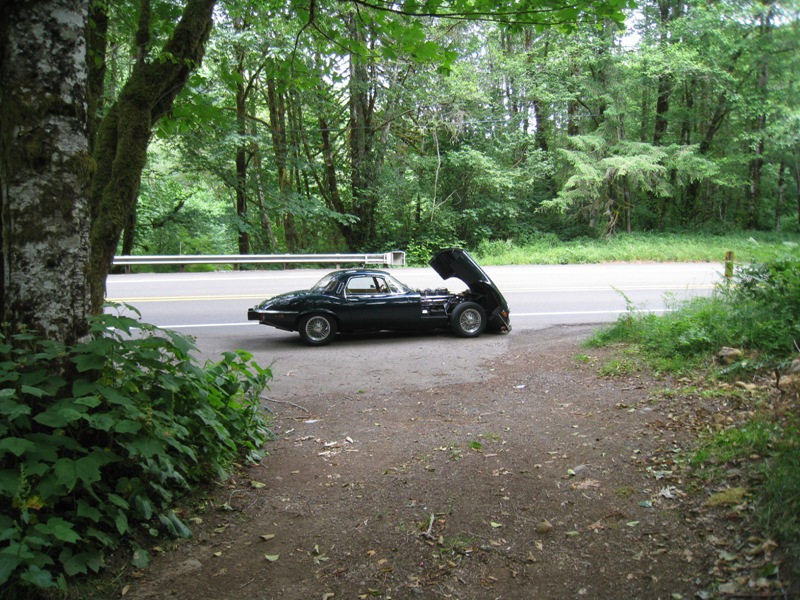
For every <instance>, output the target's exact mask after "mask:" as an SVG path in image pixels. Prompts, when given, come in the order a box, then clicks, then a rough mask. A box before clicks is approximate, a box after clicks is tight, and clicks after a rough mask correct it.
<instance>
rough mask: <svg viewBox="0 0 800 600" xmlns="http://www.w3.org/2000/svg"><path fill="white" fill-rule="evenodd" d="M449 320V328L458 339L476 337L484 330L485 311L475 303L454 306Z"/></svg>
mask: <svg viewBox="0 0 800 600" xmlns="http://www.w3.org/2000/svg"><path fill="white" fill-rule="evenodd" d="M450 319H451V321H450V327H451V328H452V329H453V332H454V333H455V334H456V335H457V336H459V337H478V336H479V335H480V334H482V333H483V331H484V330H485V329H486V311H484V310H483V308H482V307H481V305H480V304H477V303H475V302H464V303H463V304H459V305H458V306H456V308H455V310H454V311H453V314H452V315H451V317H450Z"/></svg>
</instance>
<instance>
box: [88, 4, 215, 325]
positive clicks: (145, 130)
mask: <svg viewBox="0 0 800 600" xmlns="http://www.w3.org/2000/svg"><path fill="white" fill-rule="evenodd" d="M215 4H216V0H187V3H186V6H185V8H184V10H183V15H182V16H181V19H180V21H179V22H178V24H177V25H176V26H175V29H174V31H173V34H172V38H171V39H170V40H169V41H168V42H167V43H166V45H165V46H164V52H163V53H164V56H170V57H172V60H157V59H156V60H152V61H150V62H145V61H143V62H141V63H137V64H136V66H135V67H134V68H133V70H132V72H131V75H130V78H129V79H128V81H127V82H126V83H125V85H124V87H123V88H122V91H121V92H120V95H119V98H118V99H117V101H116V102H115V103H114V104H113V105H112V106H111V108H110V109H109V110H108V112H107V114H106V116H105V117H104V118H103V120H102V122H101V123H100V126H99V129H98V132H97V140H96V142H95V147H94V159H95V163H96V172H95V174H94V178H93V180H92V186H91V194H90V206H91V216H92V228H91V235H90V247H91V253H90V258H89V268H88V279H89V284H90V286H91V304H92V310H93V311H94V312H100V311H101V310H102V305H103V300H104V297H105V282H106V276H107V275H108V273H109V271H110V269H111V265H112V262H113V260H114V253H115V252H116V249H117V244H118V243H119V238H120V235H121V233H122V229H123V228H124V226H125V221H126V219H127V217H128V215H129V214H130V212H131V210H132V209H133V206H134V205H135V203H136V199H137V196H138V192H139V184H140V180H141V173H142V169H143V168H144V165H145V161H146V159H147V147H148V145H149V143H150V135H151V131H152V127H153V125H154V124H155V123H156V122H158V121H159V120H160V119H161V118H162V117H163V116H164V115H165V114H167V112H169V110H170V109H171V108H172V103H173V101H174V100H175V97H176V96H177V95H178V93H179V92H180V90H181V89H182V88H183V86H184V84H185V83H186V81H187V79H188V77H189V73H191V71H192V69H194V68H196V67H197V66H198V65H199V64H200V62H201V61H202V58H203V54H204V50H205V44H206V41H207V40H208V36H209V34H210V32H211V27H212V25H213V20H212V13H213V9H214V5H215Z"/></svg>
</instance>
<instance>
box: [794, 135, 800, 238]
mask: <svg viewBox="0 0 800 600" xmlns="http://www.w3.org/2000/svg"><path fill="white" fill-rule="evenodd" d="M799 150H800V148H798V147H797V146H795V151H794V192H795V196H797V224H798V225H800V160H798V154H800V151H799Z"/></svg>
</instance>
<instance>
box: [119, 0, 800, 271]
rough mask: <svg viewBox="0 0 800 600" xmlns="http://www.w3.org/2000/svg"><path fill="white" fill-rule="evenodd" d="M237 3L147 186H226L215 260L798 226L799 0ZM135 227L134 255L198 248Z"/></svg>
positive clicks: (190, 221) (217, 196) (198, 222)
mask: <svg viewBox="0 0 800 600" xmlns="http://www.w3.org/2000/svg"><path fill="white" fill-rule="evenodd" d="M615 6H616V8H620V6H621V5H619V4H617V5H615ZM577 8H578V10H579V9H580V7H577ZM220 9H221V12H220V18H219V19H218V21H217V23H216V28H215V30H214V32H213V33H212V37H211V39H210V41H209V48H208V52H207V60H206V61H205V63H204V67H203V68H202V70H200V71H199V72H198V73H196V74H195V75H194V76H193V78H192V79H191V80H190V81H189V84H188V85H187V87H186V89H185V90H184V93H183V94H182V96H180V97H179V98H178V101H177V105H176V107H175V110H174V111H173V113H172V114H171V116H170V118H169V119H165V120H164V121H163V122H162V123H161V124H160V125H159V129H158V132H157V134H158V137H159V140H160V142H159V144H157V146H156V147H155V150H154V151H151V154H150V163H149V167H148V171H147V177H146V179H147V180H149V181H153V179H154V178H156V179H158V178H162V177H168V178H176V177H177V178H180V180H181V185H182V186H183V187H184V190H183V192H182V193H181V194H180V195H178V196H176V195H175V194H174V193H173V192H171V191H169V186H166V185H159V186H157V187H159V189H161V190H164V191H165V192H166V193H157V194H153V193H152V191H153V190H155V189H156V187H152V186H151V187H150V188H149V190H150V191H149V192H148V195H147V201H148V207H149V208H148V215H152V214H154V212H155V213H160V214H161V215H169V214H175V215H177V214H179V213H180V212H184V210H185V209H186V208H188V207H189V204H188V203H187V204H186V205H185V208H179V209H178V210H177V211H176V210H175V209H176V207H177V206H178V202H177V200H178V198H179V197H184V196H189V195H192V194H194V193H195V189H200V190H201V191H200V192H199V193H198V194H197V197H200V196H205V197H208V196H207V194H206V193H205V192H204V191H203V190H214V196H213V198H210V197H209V200H208V201H209V202H212V201H213V202H217V203H220V205H221V206H222V212H215V215H216V216H215V218H216V219H217V223H219V224H221V225H224V230H220V231H219V234H220V235H219V236H218V237H216V238H215V239H214V240H213V241H215V242H216V243H217V244H218V248H217V249H216V251H218V252H219V253H223V252H228V251H229V250H230V248H231V247H232V246H233V247H235V248H238V250H240V251H253V252H273V251H274V252H284V251H289V252H331V251H348V250H352V251H361V250H365V251H384V250H388V249H402V250H407V251H408V253H409V255H410V256H411V257H412V259H413V257H415V256H426V255H428V254H429V249H430V248H431V247H442V246H452V245H460V246H464V247H467V248H469V249H470V250H475V249H477V248H478V247H479V246H480V244H485V243H494V242H508V241H513V243H514V244H515V245H516V246H517V247H522V246H526V245H528V244H529V243H536V242H537V241H538V240H539V239H541V238H542V237H543V236H544V237H547V236H553V235H555V236H557V238H558V239H559V240H572V239H576V238H597V237H603V236H613V235H614V234H617V233H620V232H644V231H676V230H680V231H686V230H698V229H701V230H705V231H731V230H742V229H745V228H747V229H749V230H762V231H766V230H782V231H787V232H795V233H796V232H798V231H800V221H798V218H799V217H798V198H799V197H800V196H799V193H800V185H798V182H800V170H798V167H797V165H798V164H800V160H799V159H798V157H800V138H798V136H797V131H798V122H799V121H798V119H800V105H799V104H798V100H797V99H798V98H800V94H798V93H797V85H798V82H800V77H797V74H798V71H800V58H798V57H800V36H798V35H797V27H798V20H797V19H798V14H800V13H799V12H798V6H797V4H796V2H794V1H790V2H781V3H769V4H764V3H761V2H755V1H751V0H737V1H736V2H728V3H705V2H702V1H694V2H689V3H679V2H672V1H669V0H664V1H659V2H655V1H646V2H642V3H641V4H640V6H639V8H638V9H637V10H636V11H635V12H630V13H628V15H627V16H628V19H627V23H626V24H627V29H626V30H623V29H621V28H620V27H619V25H618V24H616V23H614V22H613V21H611V20H605V21H601V22H600V23H599V24H598V22H597V21H596V20H591V22H586V21H585V20H583V19H582V18H581V17H578V16H577V14H578V13H575V19H574V20H573V21H571V22H569V23H568V25H569V26H568V27H566V28H555V27H552V28H541V27H535V26H533V25H530V26H528V25H525V24H517V25H516V26H514V27H512V28H508V27H506V26H504V25H501V24H498V23H496V22H493V19H491V18H487V19H486V20H483V21H481V20H478V21H473V22H465V21H463V20H451V19H422V18H419V17H409V16H407V15H403V14H387V13H385V12H383V11H380V10H375V9H374V8H372V7H365V6H361V7H360V8H358V9H357V10H356V9H354V7H353V5H351V4H348V3H331V4H326V3H318V4H317V12H316V13H315V14H314V15H313V18H312V17H310V16H309V15H308V14H307V13H306V12H305V11H302V10H300V9H298V10H297V12H294V11H293V9H292V8H289V9H287V8H286V6H285V5H284V4H282V3H278V4H276V5H272V4H270V3H264V2H259V3H255V2H245V3H235V4H234V3H224V2H223V3H222V4H221V5H220ZM277 15H280V17H279V18H276V16H277ZM595 16H596V15H595ZM115 23H116V21H115ZM116 24H117V25H118V27H119V31H117V35H121V36H122V38H121V39H124V27H122V26H123V24H124V22H122V21H120V22H119V23H116ZM567 30H568V31H567ZM120 58H121V57H120V56H115V57H113V60H114V61H116V60H119V59H120ZM122 62H123V63H124V59H123V60H122ZM122 66H124V65H121V66H117V68H115V69H113V70H110V71H109V73H112V72H120V69H121V67H122ZM223 213H224V214H223ZM207 214H208V213H207ZM183 218H184V222H185V224H186V226H187V228H188V229H187V230H190V229H191V227H192V226H195V227H197V229H198V235H199V237H203V236H204V235H205V233H204V231H203V229H204V227H205V226H204V224H203V221H202V219H203V218H204V217H203V213H202V212H196V211H195V212H193V213H190V212H189V211H188V210H186V211H185V214H184V215H183ZM156 222H159V221H158V220H157V221H156ZM137 228H138V229H137V233H136V236H135V244H134V246H133V247H132V248H133V251H134V252H138V253H146V252H153V250H152V249H153V248H156V247H159V248H164V251H165V252H166V251H169V252H175V253H177V252H178V251H179V250H180V249H181V248H182V247H183V246H187V244H185V243H184V244H183V246H181V240H179V239H176V238H173V237H168V236H164V240H165V241H166V242H167V243H164V244H154V243H153V241H152V240H153V235H154V234H155V235H157V232H155V231H154V230H153V229H152V228H153V221H152V219H150V218H149V217H148V216H147V215H145V214H142V215H140V218H139V220H138V222H137ZM206 239H209V240H210V238H206ZM183 241H184V242H185V241H186V240H183ZM170 244H171V245H172V246H173V247H171V248H169V246H170ZM188 246H189V247H191V244H188ZM199 246H200V247H202V248H205V247H208V246H209V244H206V243H203V244H199ZM208 251H209V252H211V251H214V249H209V250H208Z"/></svg>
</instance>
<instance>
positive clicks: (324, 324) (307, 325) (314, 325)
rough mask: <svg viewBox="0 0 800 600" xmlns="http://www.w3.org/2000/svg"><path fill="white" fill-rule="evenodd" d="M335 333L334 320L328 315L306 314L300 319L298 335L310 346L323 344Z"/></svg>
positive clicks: (331, 339)
mask: <svg viewBox="0 0 800 600" xmlns="http://www.w3.org/2000/svg"><path fill="white" fill-rule="evenodd" d="M335 335H336V321H335V320H334V318H333V317H331V316H330V315H322V314H316V315H308V316H306V317H303V319H302V320H301V321H300V337H301V338H303V341H304V342H305V343H306V344H309V345H311V346H325V345H326V344H330V343H331V342H332V341H333V337H334V336H335Z"/></svg>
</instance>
